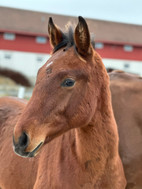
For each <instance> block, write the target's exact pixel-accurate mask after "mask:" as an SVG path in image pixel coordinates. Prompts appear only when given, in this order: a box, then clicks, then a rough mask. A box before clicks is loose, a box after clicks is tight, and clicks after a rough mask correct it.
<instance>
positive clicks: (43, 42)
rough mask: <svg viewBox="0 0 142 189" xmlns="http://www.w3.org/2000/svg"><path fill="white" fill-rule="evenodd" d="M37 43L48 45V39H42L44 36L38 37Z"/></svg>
mask: <svg viewBox="0 0 142 189" xmlns="http://www.w3.org/2000/svg"><path fill="white" fill-rule="evenodd" d="M36 42H37V43H41V44H45V43H47V38H46V37H42V36H38V37H36Z"/></svg>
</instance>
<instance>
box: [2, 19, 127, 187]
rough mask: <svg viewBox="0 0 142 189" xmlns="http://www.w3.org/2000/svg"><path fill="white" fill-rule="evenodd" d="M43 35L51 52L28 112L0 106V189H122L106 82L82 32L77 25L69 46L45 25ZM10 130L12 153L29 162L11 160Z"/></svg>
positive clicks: (7, 102) (82, 25) (19, 105)
mask: <svg viewBox="0 0 142 189" xmlns="http://www.w3.org/2000/svg"><path fill="white" fill-rule="evenodd" d="M48 30H49V36H50V41H51V44H52V45H53V47H54V52H53V55H52V56H51V58H50V59H49V60H48V61H47V63H46V64H45V65H44V66H43V67H42V68H41V69H40V70H39V72H38V76H37V81H36V85H35V88H34V91H33V95H32V97H31V99H30V101H29V102H28V104H27V105H26V104H25V103H24V102H22V101H21V102H20V101H18V100H15V99H14V100H12V99H8V98H4V99H1V101H0V110H1V111H0V112H1V116H0V117H1V118H0V121H1V122H0V123H1V124H0V132H1V144H0V148H1V154H0V163H1V169H0V187H1V188H2V189H13V188H17V189H25V188H26V189H32V188H33V189H46V188H50V189H63V188H66V189H81V188H82V189H93V188H95V189H124V188H125V185H126V181H125V176H124V172H123V167H122V164H121V160H120V157H119V154H118V132H117V126H116V123H115V120H114V116H113V112H112V106H111V97H110V90H109V78H108V75H107V73H106V70H105V67H104V65H103V63H102V60H101V58H100V56H99V55H98V54H97V53H96V52H95V51H94V50H93V48H92V46H91V43H90V34H89V30H88V27H87V24H86V22H85V20H84V19H83V18H82V17H79V23H78V25H77V27H76V28H75V32H74V37H73V36H71V35H69V38H67V35H65V34H63V33H62V32H61V31H60V30H59V29H58V28H57V27H56V26H55V25H54V23H53V21H52V19H50V20H49V27H48ZM69 33H71V31H69ZM70 38H71V40H69V39H70ZM73 38H74V43H72V39H73ZM15 125H16V126H15ZM14 126H15V128H14ZM13 128H14V136H13V143H14V150H15V152H16V153H17V154H18V155H20V156H24V157H34V156H35V155H36V154H37V153H38V152H39V154H38V155H37V156H36V157H34V158H32V159H31V160H29V159H24V158H23V159H22V158H21V157H19V156H16V155H15V154H14V152H12V148H11V145H12V144H11V142H12V130H13ZM41 146H42V147H41ZM7 181H8V182H7Z"/></svg>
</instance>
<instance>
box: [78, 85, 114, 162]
mask: <svg viewBox="0 0 142 189" xmlns="http://www.w3.org/2000/svg"><path fill="white" fill-rule="evenodd" d="M108 85H109V84H108ZM102 90H103V91H102V92H101V94H102V96H101V100H99V102H98V108H97V110H96V112H95V114H94V116H93V117H92V120H91V122H90V123H89V124H88V125H87V126H85V127H83V128H77V129H76V130H75V137H76V152H77V156H78V157H79V159H80V161H82V162H86V161H88V160H92V159H95V161H97V160H98V161H99V160H100V159H101V158H103V156H104V154H106V156H108V155H109V154H110V152H109V153H108V151H110V149H111V151H112V152H111V153H112V154H113V153H114V154H115V153H117V152H116V149H117V148H116V146H118V136H117V127H116V122H115V119H114V115H113V111H112V106H111V97H110V90H109V87H106V86H104V87H102ZM108 148H110V149H108ZM102 152H103V153H102Z"/></svg>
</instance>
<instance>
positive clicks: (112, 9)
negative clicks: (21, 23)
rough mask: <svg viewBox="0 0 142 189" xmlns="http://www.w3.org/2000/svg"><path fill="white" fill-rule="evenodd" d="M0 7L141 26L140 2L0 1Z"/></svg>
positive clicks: (134, 0)
mask: <svg viewBox="0 0 142 189" xmlns="http://www.w3.org/2000/svg"><path fill="white" fill-rule="evenodd" d="M0 6H8V7H16V8H21V9H29V10H36V11H42V12H48V13H57V14H64V15H72V16H84V17H88V18H95V19H102V20H110V21H117V22H124V23H133V24H140V25H142V0H70V1H69V0H0Z"/></svg>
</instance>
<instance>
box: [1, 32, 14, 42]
mask: <svg viewBox="0 0 142 189" xmlns="http://www.w3.org/2000/svg"><path fill="white" fill-rule="evenodd" d="M3 38H4V39H5V40H11V41H12V40H15V38H16V36H15V34H14V33H4V34H3Z"/></svg>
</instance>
